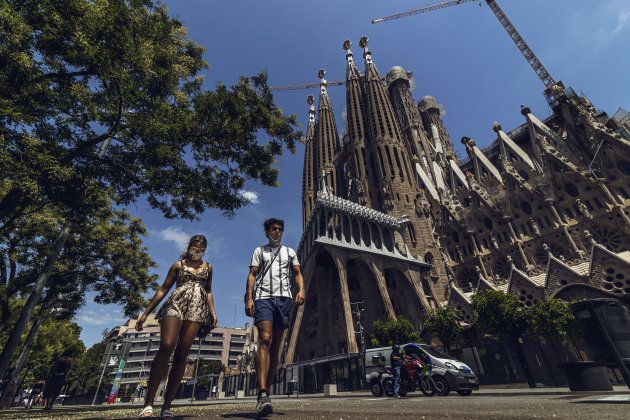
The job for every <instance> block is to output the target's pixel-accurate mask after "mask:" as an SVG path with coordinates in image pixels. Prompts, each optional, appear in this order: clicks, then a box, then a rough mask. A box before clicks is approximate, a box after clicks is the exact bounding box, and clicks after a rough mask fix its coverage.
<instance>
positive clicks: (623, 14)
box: [613, 10, 630, 34]
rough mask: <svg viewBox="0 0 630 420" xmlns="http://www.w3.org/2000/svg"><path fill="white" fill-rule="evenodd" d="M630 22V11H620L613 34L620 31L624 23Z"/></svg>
mask: <svg viewBox="0 0 630 420" xmlns="http://www.w3.org/2000/svg"><path fill="white" fill-rule="evenodd" d="M628 20H630V10H621V11H619V15H618V16H617V27H616V28H615V29H614V30H613V34H616V33H617V32H619V31H621V30H622V29H623V28H624V26H626V23H628Z"/></svg>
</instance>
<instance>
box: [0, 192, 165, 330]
mask: <svg viewBox="0 0 630 420" xmlns="http://www.w3.org/2000/svg"><path fill="white" fill-rule="evenodd" d="M101 201H103V202H104V203H103V204H104V205H105V207H102V208H101V210H100V211H99V212H96V213H94V214H93V215H91V216H90V217H86V218H85V219H84V221H83V223H81V224H79V225H76V229H74V231H73V232H72V233H71V235H70V236H69V238H68V240H67V241H66V245H65V248H64V252H63V253H62V254H61V257H60V258H59V260H58V261H57V263H56V265H55V270H54V271H53V273H52V275H51V277H50V280H49V282H48V288H47V289H46V294H45V295H44V296H43V298H42V300H41V301H40V303H41V304H42V306H44V307H53V306H62V307H63V308H64V309H65V313H64V316H65V318H66V319H69V318H71V317H72V316H73V315H74V314H75V312H76V311H77V310H78V309H79V308H80V307H81V306H82V305H83V302H84V297H85V294H86V293H87V292H91V293H95V298H94V299H95V301H96V302H98V303H103V304H109V303H118V304H122V305H123V307H124V312H125V314H126V315H127V316H131V315H132V314H133V313H134V312H136V311H137V310H138V309H139V308H140V307H141V306H142V305H143V304H144V298H143V297H142V294H143V293H144V292H146V291H147V290H148V289H149V288H152V287H154V286H155V285H156V279H157V276H156V275H155V274H150V273H149V270H150V269H151V268H153V267H155V263H154V262H153V260H152V259H151V257H150V256H149V255H148V250H147V249H146V247H144V246H143V245H142V239H143V237H144V236H145V235H146V234H147V231H146V228H145V226H144V224H143V223H142V221H141V220H140V219H138V218H135V217H131V216H130V215H129V214H128V213H126V212H125V211H122V210H114V209H112V208H111V207H109V206H107V200H106V198H105V199H102V200H101ZM63 222H64V220H63V219H62V218H60V217H59V216H58V212H56V211H55V209H54V208H53V207H51V206H45V207H43V208H42V209H40V210H39V211H37V212H34V213H32V214H29V215H24V216H22V217H21V218H20V219H19V220H18V222H17V223H16V224H15V226H14V229H13V232H11V233H9V234H7V235H6V236H5V237H4V239H5V240H4V241H1V240H0V278H1V279H2V281H1V282H0V293H1V294H2V295H3V301H2V303H0V327H1V328H6V326H7V325H9V323H8V319H9V317H10V316H11V309H10V307H9V304H8V302H9V301H11V300H12V299H14V298H16V297H18V296H24V295H26V294H28V293H30V291H31V290H32V287H33V285H34V283H35V280H36V278H37V275H38V273H39V271H40V270H41V267H42V265H43V263H44V259H45V257H46V255H48V253H49V252H50V249H51V247H52V244H53V243H54V240H55V237H56V236H57V234H58V232H59V230H60V229H61V225H62V224H63ZM0 239H1V238H0Z"/></svg>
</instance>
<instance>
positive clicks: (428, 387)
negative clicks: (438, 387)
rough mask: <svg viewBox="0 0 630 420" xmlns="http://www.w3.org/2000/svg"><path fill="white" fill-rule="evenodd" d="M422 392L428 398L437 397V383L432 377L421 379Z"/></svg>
mask: <svg viewBox="0 0 630 420" xmlns="http://www.w3.org/2000/svg"><path fill="white" fill-rule="evenodd" d="M419 388H420V391H421V392H422V393H423V394H424V395H426V396H427V397H432V396H434V395H435V382H434V381H433V378H431V377H430V376H426V377H422V378H420V387H419Z"/></svg>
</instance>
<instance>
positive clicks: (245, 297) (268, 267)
mask: <svg viewBox="0 0 630 420" xmlns="http://www.w3.org/2000/svg"><path fill="white" fill-rule="evenodd" d="M280 251H282V245H281V246H280V248H278V250H277V251H276V252H275V254H273V257H272V258H271V262H269V265H268V266H266V267H265V269H264V270H263V272H262V274H261V275H260V276H259V277H258V278H259V279H260V280H259V282H260V281H262V279H263V278H264V277H265V274H267V271H269V269H270V268H271V266H272V265H273V262H274V261H275V260H276V257H277V256H278V254H279V253H280ZM243 303H245V305H247V290H246V291H245V296H243ZM245 315H247V307H246V308H245ZM247 316H249V315H247Z"/></svg>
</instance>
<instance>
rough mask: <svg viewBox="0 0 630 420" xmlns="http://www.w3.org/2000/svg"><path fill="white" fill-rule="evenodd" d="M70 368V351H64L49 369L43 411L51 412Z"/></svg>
mask: <svg viewBox="0 0 630 420" xmlns="http://www.w3.org/2000/svg"><path fill="white" fill-rule="evenodd" d="M71 367H72V349H68V350H66V351H65V352H64V353H63V354H62V355H61V357H59V358H58V359H57V360H55V363H54V364H53V366H52V369H50V374H49V375H48V379H47V380H46V386H45V387H44V401H45V402H46V406H45V407H44V410H52V407H53V403H54V401H55V399H56V398H57V397H58V396H59V394H60V393H61V388H62V387H63V385H64V384H65V383H66V373H68V371H69V370H70V368H71Z"/></svg>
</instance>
